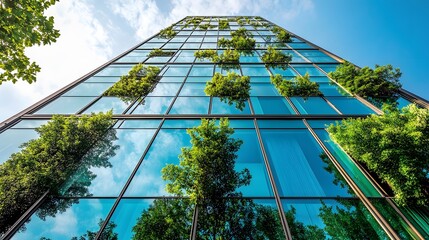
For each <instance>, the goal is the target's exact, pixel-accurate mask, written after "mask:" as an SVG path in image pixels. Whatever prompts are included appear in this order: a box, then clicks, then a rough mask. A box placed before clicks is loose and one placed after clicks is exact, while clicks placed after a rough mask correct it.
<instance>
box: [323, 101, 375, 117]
mask: <svg viewBox="0 0 429 240" xmlns="http://www.w3.org/2000/svg"><path fill="white" fill-rule="evenodd" d="M326 99H328V101H330V102H331V103H332V104H333V105H334V106H335V107H336V108H337V109H338V110H340V112H342V113H343V114H371V113H374V111H372V110H371V109H370V108H369V107H367V106H365V105H364V104H363V103H361V102H359V100H357V99H356V98H348V97H327V98H326Z"/></svg>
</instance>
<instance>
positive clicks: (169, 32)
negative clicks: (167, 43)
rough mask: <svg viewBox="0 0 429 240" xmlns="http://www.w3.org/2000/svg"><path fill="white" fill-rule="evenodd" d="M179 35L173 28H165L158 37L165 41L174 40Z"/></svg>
mask: <svg viewBox="0 0 429 240" xmlns="http://www.w3.org/2000/svg"><path fill="white" fill-rule="evenodd" d="M176 35H177V32H176V31H174V30H173V27H172V26H170V27H168V28H164V29H162V30H161V31H160V32H159V35H158V37H160V38H165V39H172V38H174V37H175V36H176Z"/></svg>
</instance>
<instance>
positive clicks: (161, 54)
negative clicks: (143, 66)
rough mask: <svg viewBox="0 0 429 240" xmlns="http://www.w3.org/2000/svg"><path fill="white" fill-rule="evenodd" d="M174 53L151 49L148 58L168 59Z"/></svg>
mask: <svg viewBox="0 0 429 240" xmlns="http://www.w3.org/2000/svg"><path fill="white" fill-rule="evenodd" d="M174 53H175V52H173V51H163V50H162V49H160V48H156V49H152V51H150V53H149V55H148V57H169V56H173V55H174Z"/></svg>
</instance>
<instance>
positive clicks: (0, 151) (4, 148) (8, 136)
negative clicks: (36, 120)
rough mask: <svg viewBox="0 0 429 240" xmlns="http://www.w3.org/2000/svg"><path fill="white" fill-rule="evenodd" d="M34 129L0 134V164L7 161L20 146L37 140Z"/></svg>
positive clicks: (10, 130)
mask: <svg viewBox="0 0 429 240" xmlns="http://www.w3.org/2000/svg"><path fill="white" fill-rule="evenodd" d="M38 136H39V135H38V134H37V132H36V131H34V129H8V130H6V131H4V132H2V133H1V134H0V164H2V163H4V162H5V161H6V160H8V159H9V157H10V155H12V153H16V152H19V151H20V150H21V149H20V148H19V146H21V144H23V143H25V142H28V141H30V140H31V139H35V138H37V137H38Z"/></svg>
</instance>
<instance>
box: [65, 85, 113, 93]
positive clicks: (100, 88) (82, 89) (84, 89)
mask: <svg viewBox="0 0 429 240" xmlns="http://www.w3.org/2000/svg"><path fill="white" fill-rule="evenodd" d="M112 85H113V84H112V83H81V84H79V85H77V86H76V87H74V88H72V89H71V90H69V91H68V92H66V93H64V94H63V96H100V95H101V94H103V93H104V92H105V91H106V90H107V89H109V88H110V87H111V86H112Z"/></svg>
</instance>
